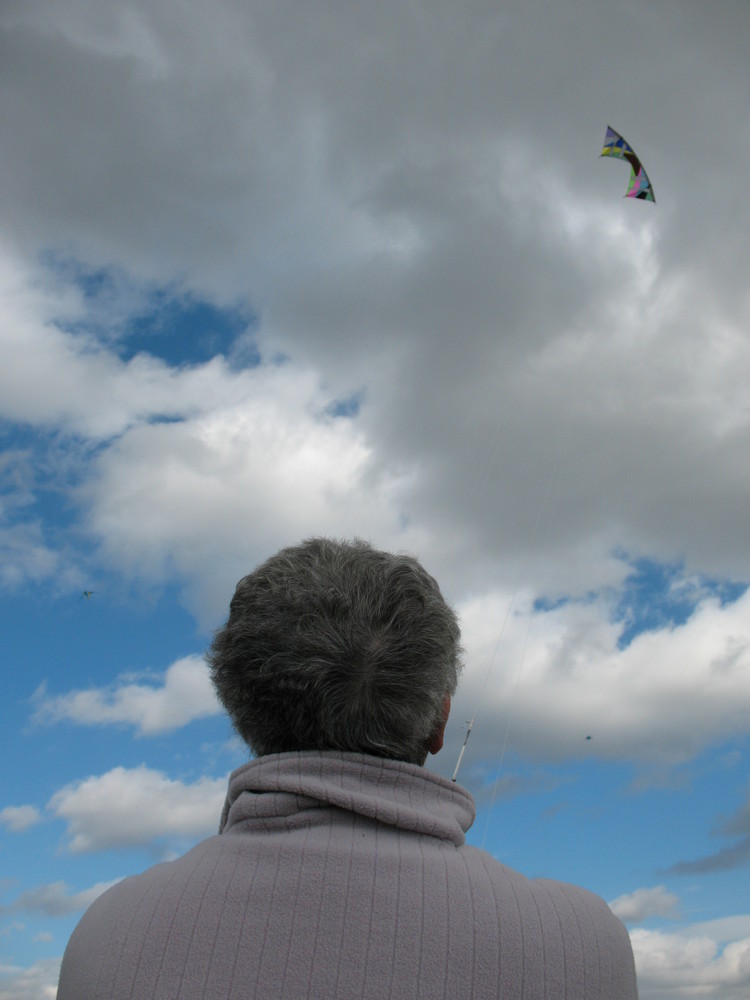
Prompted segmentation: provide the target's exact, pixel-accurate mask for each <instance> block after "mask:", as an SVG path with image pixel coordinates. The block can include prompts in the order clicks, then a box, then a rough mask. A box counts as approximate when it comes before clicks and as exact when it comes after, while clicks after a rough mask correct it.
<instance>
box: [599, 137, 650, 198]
mask: <svg viewBox="0 0 750 1000" xmlns="http://www.w3.org/2000/svg"><path fill="white" fill-rule="evenodd" d="M601 155H602V156H614V157H615V159H617V160H627V162H628V163H629V164H630V183H629V184H628V189H627V191H626V192H625V197H626V198H640V200H641V201H654V202H655V201H656V198H655V197H654V189H653V186H652V184H651V181H650V180H649V179H648V174H647V173H646V171H645V170H644V169H643V166H642V165H641V161H640V160H639V159H638V157H637V156H636V154H635V150H634V149H633V147H632V146H631V145H630V144H629V143H627V142H625V140H624V139H623V137H622V136H621V135H620V133H619V132H615V130H614V129H613V128H611V127H610V126H609V125H607V134H606V135H605V137H604V148H603V149H602V151H601Z"/></svg>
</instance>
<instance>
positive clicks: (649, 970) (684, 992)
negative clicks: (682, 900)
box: [630, 917, 750, 1000]
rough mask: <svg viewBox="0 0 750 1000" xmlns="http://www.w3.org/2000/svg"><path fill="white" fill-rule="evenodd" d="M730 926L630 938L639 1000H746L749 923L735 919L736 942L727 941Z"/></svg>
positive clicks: (636, 934)
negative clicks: (740, 932) (701, 999)
mask: <svg viewBox="0 0 750 1000" xmlns="http://www.w3.org/2000/svg"><path fill="white" fill-rule="evenodd" d="M728 926H729V921H727V920H723V921H717V922H716V923H715V925H714V924H712V923H706V924H699V925H695V926H694V927H689V926H688V927H686V928H684V929H682V930H680V931H675V932H672V933H669V934H667V933H664V932H663V931H651V930H645V929H643V928H637V929H635V930H632V931H631V932H630V938H631V941H632V943H633V952H634V954H635V963H636V971H637V974H638V989H639V996H640V998H641V1000H672V998H675V1000H678V998H679V1000H688V998H695V997H705V998H710V1000H746V998H747V996H748V995H749V994H750V936H748V935H747V930H748V918H747V917H744V918H737V919H736V921H735V923H734V928H733V929H734V930H735V931H737V930H740V929H742V928H744V935H745V936H743V937H740V938H726V937H725V933H726V930H727V929H728Z"/></svg>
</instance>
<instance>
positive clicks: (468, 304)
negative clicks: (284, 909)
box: [0, 0, 750, 1000]
mask: <svg viewBox="0 0 750 1000" xmlns="http://www.w3.org/2000/svg"><path fill="white" fill-rule="evenodd" d="M749 40H750V7H748V4H747V2H746V0H722V2H721V3H720V4H715V5H707V4H705V3H703V2H700V0H632V2H631V3H628V4H617V5H615V4H606V3H605V4H602V3H598V2H597V0H565V2H563V3H552V2H550V0H546V2H545V0H508V2H501V0H464V2H462V3H461V4H457V3H448V2H446V0H398V2H396V0H377V3H375V2H369V0H366V2H362V3H348V2H342V0H320V2H319V3H316V4H309V3H308V4H305V3H301V2H300V0H273V2H272V3H270V2H264V0H215V2H214V3H212V4H210V5H209V4H202V3H198V2H195V0H181V2H178V3H167V2H165V0H150V2H149V3H146V2H145V0H131V2H122V3H119V4H101V3H97V2H95V0H4V3H3V5H2V9H1V10H0V46H1V48H0V130H1V134H2V144H1V146H0V150H1V152H0V352H1V353H0V361H1V363H0V436H1V437H2V456H1V457H0V483H1V486H2V492H1V493H0V621H2V635H3V644H2V651H3V652H2V681H3V687H2V699H0V712H2V730H1V731H2V740H3V751H4V756H5V759H6V762H11V766H10V768H9V769H8V773H7V775H6V777H5V779H4V780H3V783H2V786H1V788H0V791H1V795H0V889H2V894H1V895H0V910H1V911H2V912H1V915H0V998H2V1000H31V998H34V1000H38V998H40V997H46V998H52V997H54V994H55V983H56V976H57V969H58V967H59V959H60V956H61V954H62V951H63V949H64V946H65V942H66V940H67V937H68V935H69V933H70V931H71V929H72V927H73V926H74V925H75V922H76V921H77V919H78V917H79V916H80V914H81V912H82V911H83V909H84V908H85V907H86V906H87V905H88V903H89V902H90V901H91V900H92V899H94V898H95V897H96V896H97V895H98V894H99V893H100V892H101V891H102V890H103V889H104V888H105V887H106V886H107V885H109V884H111V883H112V882H113V881H115V880H117V879H119V878H121V877H123V876H125V875H127V874H130V873H132V872H135V871H139V870H142V869H143V868H144V867H146V866H147V865H149V864H151V863H153V862H154V861H157V860H161V859H164V858H168V857H173V856H175V855H176V854H179V853H181V852H182V851H183V850H184V849H186V848H187V847H188V846H190V845H191V844H192V843H194V842H195V841H196V840H197V839H200V838H202V837H203V836H206V835H209V834H211V833H213V832H214V830H215V828H216V825H217V822H218V815H219V809H220V806H221V803H222V800H223V794H224V788H225V784H226V777H227V774H228V772H229V771H230V770H231V769H232V768H233V767H235V766H237V765H238V764H240V763H242V762H243V760H244V759H245V754H244V751H243V748H242V747H241V746H240V745H239V743H238V741H237V740H236V739H234V738H233V736H232V733H231V730H230V727H229V725H228V724H227V723H226V721H225V720H224V718H223V717H222V716H221V714H220V713H219V710H218V707H217V704H216V702H215V700H214V697H213V695H212V692H211V690H210V687H209V685H208V683H207V678H206V671H205V667H204V664H203V660H202V653H203V650H204V649H205V646H206V643H207V641H208V639H209V636H210V633H211V630H212V629H213V628H215V627H216V626H217V625H218V624H220V622H221V621H222V617H223V616H224V615H225V614H226V610H227V606H228V602H229V598H230V596H231V593H232V590H233V587H234V584H235V582H236V580H237V579H238V578H239V577H240V576H241V575H243V574H244V573H245V572H247V571H248V570H249V569H250V568H251V567H252V566H253V565H255V564H256V563H257V562H258V561H260V560H261V559H263V558H265V557H266V556H267V555H269V554H270V553H271V552H273V551H275V550H276V549H277V548H279V547H280V546H282V545H285V544H290V543H294V542H296V541H298V540H300V539H301V538H304V537H307V536H309V535H312V534H332V535H336V536H343V537H350V536H353V535H358V536H360V537H365V538H368V539H370V540H371V541H372V542H373V543H374V544H376V545H378V546H380V547H383V548H389V549H394V550H406V551H409V552H413V553H415V554H417V555H418V556H419V557H420V558H421V559H422V561H423V562H424V564H425V565H426V567H427V568H428V569H429V570H430V571H431V572H432V573H433V574H434V575H435V576H436V577H437V578H438V580H439V581H440V583H441V586H442V587H443V590H444V592H445V594H446V596H447V597H448V599H449V600H450V601H451V602H452V603H453V604H454V605H455V606H456V608H457V610H458V612H459V614H460V617H461V621H462V625H463V631H464V639H465V646H466V668H465V672H464V677H463V682H462V685H461V687H460V689H459V692H458V695H457V697H456V700H455V703H454V711H453V716H452V719H451V723H450V726H449V734H448V741H447V746H446V749H445V750H444V751H443V753H442V754H441V755H440V756H439V757H438V758H436V759H435V760H434V764H433V766H434V767H435V768H436V769H437V770H438V771H439V772H440V773H442V774H444V775H450V774H451V773H452V771H453V768H454V767H455V763H456V759H457V757H458V752H459V749H460V746H461V743H462V741H463V739H464V735H465V732H466V726H467V723H468V720H470V719H474V720H475V722H474V727H473V730H472V734H471V739H470V741H469V743H468V746H467V751H466V754H465V756H464V758H463V763H462V765H461V773H460V780H461V781H462V782H463V783H464V784H466V785H467V787H469V788H470V789H471V791H472V792H473V793H474V795H475V797H476V799H477V803H478V807H479V814H478V819H477V822H476V825H475V827H474V829H473V831H472V833H471V838H472V842H473V843H475V844H480V845H484V846H485V848H486V849H488V850H490V851H492V852H493V853H495V854H496V855H497V856H498V857H500V858H501V859H502V860H504V861H505V862H507V863H508V864H510V865H512V866H513V867H516V868H519V869H520V870H521V871H523V872H525V873H526V874H528V875H546V876H552V877H558V878H563V879H568V880H571V881H575V882H578V883H580V884H583V885H585V886H587V887H588V888H590V889H593V890H594V891H595V892H598V893H599V894H600V895H602V896H604V898H605V899H607V900H608V901H609V902H610V903H611V905H612V907H613V909H614V910H615V912H616V913H618V914H619V915H620V916H621V917H622V919H623V920H625V921H626V922H627V924H628V926H629V928H630V931H631V935H632V940H633V945H634V949H635V953H636V958H637V964H638V970H639V979H640V989H641V997H642V1000H661V998H667V997H669V998H687V997H698V996H705V997H711V998H712V1000H746V998H747V996H748V995H750V904H749V903H748V898H750V781H749V780H748V762H749V760H750V590H749V589H748V583H750V527H749V525H748V500H749V498H750V329H749V328H750V323H749V321H750V294H749V293H748V287H749V285H748V277H747V261H748V250H747V238H748V236H747V234H748V233H749V232H750V201H748V198H747V183H748V182H747V176H748V162H750V119H748V114H747V94H748V88H749V86H750V62H748V59H747V54H748V41H749ZM608 124H610V125H611V126H613V127H614V128H615V129H617V130H618V131H621V132H622V133H623V134H624V135H625V137H626V138H627V139H628V141H629V142H630V143H631V144H632V145H633V146H634V147H635V149H636V151H637V153H638V155H639V156H640V158H641V160H642V161H643V163H644V165H645V167H646V169H647V170H648V172H649V175H650V177H651V180H652V182H653V185H654V189H655V192H656V199H657V200H656V204H650V203H645V202H640V201H635V200H632V199H627V198H624V197H623V195H624V192H625V190H626V187H627V181H628V176H629V167H628V166H627V165H626V164H625V163H622V162H618V161H616V160H612V159H600V158H599V153H600V151H601V147H602V142H603V139H604V134H605V131H606V126H607V125H608ZM84 592H85V593H86V595H87V596H84Z"/></svg>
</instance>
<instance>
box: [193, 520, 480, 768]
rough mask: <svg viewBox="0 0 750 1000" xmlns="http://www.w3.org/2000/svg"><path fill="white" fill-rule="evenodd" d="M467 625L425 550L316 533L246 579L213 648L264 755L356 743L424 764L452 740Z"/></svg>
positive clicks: (234, 702)
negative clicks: (452, 705) (453, 700)
mask: <svg viewBox="0 0 750 1000" xmlns="http://www.w3.org/2000/svg"><path fill="white" fill-rule="evenodd" d="M459 637H460V633H459V628H458V623H457V621H456V616H455V614H454V613H453V611H452V610H451V608H449V607H448V605H447V604H446V603H445V601H444V600H443V597H442V595H441V593H440V590H439V588H438V585H437V583H436V582H435V580H434V579H433V578H432V577H431V576H430V575H429V573H427V572H425V570H424V569H423V568H422V567H421V566H420V564H419V563H418V562H417V561H416V559H413V558H411V557H410V556H397V555H391V554H390V553H388V552H378V551H376V550H375V549H372V548H371V547H370V546H369V545H368V544H367V543H365V542H361V541H354V542H337V541H332V540H330V539H325V538H314V539H311V540H309V541H307V542H303V543H302V544H301V545H298V546H294V547H291V548H287V549H282V550H281V552H279V553H277V554H276V555H275V556H272V557H271V558H270V559H268V560H267V561H266V562H265V563H263V565H261V566H259V567H258V568H257V569H256V570H255V571H254V572H253V573H251V574H250V575H249V576H246V577H244V579H242V580H240V582H239V583H238V584H237V589H236V591H235V594H234V597H233V598H232V602H231V605H230V612H229V619H228V620H227V623H226V624H225V625H224V627H223V628H221V629H219V630H218V631H217V633H216V635H215V636H214V640H213V643H212V644H211V648H210V650H209V653H208V659H209V663H210V665H211V676H212V680H213V683H214V686H215V688H216V691H217V693H218V695H219V698H220V699H221V701H222V703H223V704H224V706H225V708H226V709H227V711H228V713H229V715H230V717H231V719H232V722H233V723H234V726H235V729H236V730H237V732H238V733H239V734H240V736H242V738H243V739H244V740H245V741H246V742H247V743H248V744H249V746H250V747H251V748H252V750H253V751H254V752H255V753H256V754H258V755H259V756H260V755H265V754H269V753H282V752H283V751H286V750H351V751H358V752H361V753H369V754H374V755H376V756H380V757H389V758H393V759H395V760H404V761H410V762H411V763H414V764H423V763H424V760H425V758H426V756H427V752H428V751H429V750H430V749H432V750H433V752H435V748H436V747H437V748H439V744H440V742H441V740H440V739H438V738H437V735H439V736H441V735H442V727H443V725H444V722H445V718H446V716H447V706H448V704H449V699H450V695H451V694H452V693H453V691H454V690H455V687H456V683H457V680H458V674H459V672H460V669H461V662H460V653H461V649H460V645H459ZM436 734H437V735H436Z"/></svg>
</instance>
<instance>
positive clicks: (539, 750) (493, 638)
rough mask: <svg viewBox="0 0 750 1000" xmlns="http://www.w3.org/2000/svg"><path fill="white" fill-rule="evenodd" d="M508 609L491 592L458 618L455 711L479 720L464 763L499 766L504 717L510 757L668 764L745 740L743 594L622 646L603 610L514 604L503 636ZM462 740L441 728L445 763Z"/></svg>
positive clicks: (506, 599)
mask: <svg viewBox="0 0 750 1000" xmlns="http://www.w3.org/2000/svg"><path fill="white" fill-rule="evenodd" d="M509 604H510V595H503V596H502V597H501V596H500V595H495V596H494V597H483V598H477V599H476V600H474V601H472V602H469V603H468V604H466V605H464V606H462V607H461V608H460V609H459V610H460V612H461V619H462V623H463V626H464V636H465V643H466V647H467V668H466V671H465V676H464V677H463V679H462V682H461V685H460V686H459V690H458V693H457V696H456V701H455V707H454V713H453V714H454V717H455V718H456V719H464V718H467V719H468V718H471V717H472V716H476V718H477V722H476V725H475V728H474V730H473V731H472V736H471V744H470V747H471V749H472V756H473V757H477V758H478V759H497V756H498V753H499V749H500V745H501V743H502V734H503V732H504V728H505V725H506V724H508V720H509V723H510V734H511V735H510V739H511V745H512V747H513V749H514V750H517V751H519V752H521V753H524V754H529V755H531V756H532V757H536V758H539V759H551V760H560V759H570V758H574V757H583V756H585V755H593V756H596V757H601V758H605V759H619V760H630V761H636V762H638V761H640V762H644V761H651V762H654V761H661V762H662V763H664V764H666V765H671V764H676V763H678V762H683V761H686V760H689V759H691V758H692V757H693V756H694V755H695V754H696V753H698V752H699V751H700V750H701V749H702V748H704V747H705V746H707V745H708V744H710V743H713V742H718V741H720V740H728V739H731V738H732V737H733V736H736V735H738V734H744V733H746V732H747V731H748V719H750V591H748V592H746V593H745V594H744V595H743V596H742V597H741V598H740V599H739V600H737V601H735V602H734V603H731V604H725V605H723V606H722V605H721V604H720V602H719V601H717V600H715V599H705V600H703V601H702V602H701V603H699V604H698V605H697V607H696V608H695V610H694V612H693V614H692V615H691V616H690V617H689V618H688V620H687V621H686V622H685V623H684V624H682V625H675V626H668V627H663V628H660V629H656V630H654V631H650V632H644V633H642V634H640V635H639V636H637V637H636V638H635V640H634V641H633V642H631V643H630V645H629V646H627V647H626V648H625V649H620V648H618V645H617V640H618V637H619V633H620V627H619V626H618V625H617V624H616V623H613V622H611V621H609V607H608V605H607V604H606V602H586V603H583V604H577V603H568V604H565V605H563V606H561V607H559V608H556V609H554V610H552V611H547V612H539V611H538V612H534V611H532V610H531V608H530V606H529V598H528V595H521V596H520V597H517V598H516V604H515V606H514V611H513V613H512V614H511V616H510V618H509V620H508V624H507V626H506V627H505V630H504V631H503V629H502V623H503V620H504V618H505V615H506V613H507V611H508V607H509ZM498 641H499V645H498ZM498 719H500V720H501V722H500V724H498V721H497V720H498ZM460 736H461V734H460V732H458V729H457V728H454V727H451V732H450V739H449V743H448V755H447V756H448V757H452V754H453V752H454V750H455V752H456V753H457V749H456V744H457V741H458V739H459V737H460ZM587 736H591V737H592V738H591V740H590V741H589V740H586V739H585V738H586V737H587ZM452 759H454V760H455V758H452ZM444 766H446V767H447V763H446V764H445V765H444Z"/></svg>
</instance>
